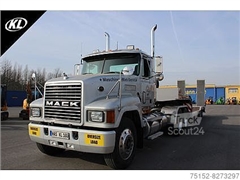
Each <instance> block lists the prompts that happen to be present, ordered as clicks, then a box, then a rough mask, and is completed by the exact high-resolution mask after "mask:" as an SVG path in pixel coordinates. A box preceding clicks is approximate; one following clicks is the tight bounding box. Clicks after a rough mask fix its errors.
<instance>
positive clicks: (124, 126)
mask: <svg viewBox="0 0 240 180" xmlns="http://www.w3.org/2000/svg"><path fill="white" fill-rule="evenodd" d="M136 144H137V136H136V128H135V125H134V124H133V122H132V121H131V119H129V118H123V119H122V122H121V123H120V125H119V127H118V128H117V130H116V141H115V148H114V151H113V152H112V153H111V154H107V155H104V160H105V163H106V164H107V165H108V166H109V167H111V168H113V169H126V168H127V167H128V166H129V165H130V164H131V163H132V161H133V159H134V156H135V150H136Z"/></svg>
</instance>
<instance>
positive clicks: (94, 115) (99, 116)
mask: <svg viewBox="0 0 240 180" xmlns="http://www.w3.org/2000/svg"><path fill="white" fill-rule="evenodd" d="M88 120H89V121H92V122H104V113H103V112H102V111H88Z"/></svg>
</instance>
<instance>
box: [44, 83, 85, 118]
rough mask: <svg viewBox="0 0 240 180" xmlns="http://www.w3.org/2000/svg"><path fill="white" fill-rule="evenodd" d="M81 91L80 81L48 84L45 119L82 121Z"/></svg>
mask: <svg viewBox="0 0 240 180" xmlns="http://www.w3.org/2000/svg"><path fill="white" fill-rule="evenodd" d="M81 92H82V86H81V84H80V83H71V84H48V85H46V88H45V101H44V103H45V104H44V106H45V108H44V117H45V119H46V120H62V121H77V122H81Z"/></svg>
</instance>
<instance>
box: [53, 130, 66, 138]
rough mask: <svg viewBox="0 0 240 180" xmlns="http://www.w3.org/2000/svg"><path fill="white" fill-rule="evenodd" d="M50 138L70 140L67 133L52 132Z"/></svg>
mask: <svg viewBox="0 0 240 180" xmlns="http://www.w3.org/2000/svg"><path fill="white" fill-rule="evenodd" d="M50 136H52V137H54V138H61V139H70V135H69V133H67V132H59V131H50Z"/></svg>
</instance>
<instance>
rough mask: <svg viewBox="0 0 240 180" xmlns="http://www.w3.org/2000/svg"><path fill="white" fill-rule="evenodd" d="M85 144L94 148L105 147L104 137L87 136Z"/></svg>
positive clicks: (97, 135) (98, 135) (96, 135)
mask: <svg viewBox="0 0 240 180" xmlns="http://www.w3.org/2000/svg"><path fill="white" fill-rule="evenodd" d="M85 144H88V145H94V146H104V137H103V135H100V134H88V133H86V134H85Z"/></svg>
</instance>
